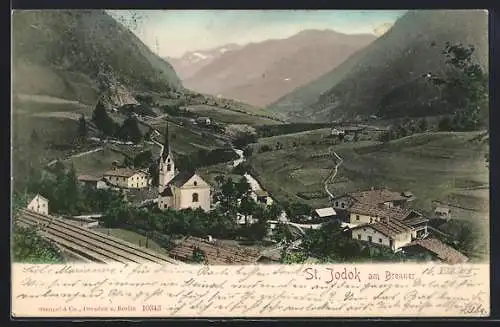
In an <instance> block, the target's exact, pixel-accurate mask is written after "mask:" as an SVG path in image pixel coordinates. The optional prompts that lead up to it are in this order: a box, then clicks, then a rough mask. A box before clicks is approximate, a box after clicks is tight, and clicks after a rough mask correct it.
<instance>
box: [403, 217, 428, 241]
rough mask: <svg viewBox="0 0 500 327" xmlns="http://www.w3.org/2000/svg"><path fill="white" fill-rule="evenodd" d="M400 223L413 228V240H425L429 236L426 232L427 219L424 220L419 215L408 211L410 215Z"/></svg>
mask: <svg viewBox="0 0 500 327" xmlns="http://www.w3.org/2000/svg"><path fill="white" fill-rule="evenodd" d="M402 221H403V222H404V223H405V224H406V225H408V226H410V227H411V228H413V231H414V234H413V235H412V237H413V238H414V239H416V238H425V237H427V236H428V235H429V233H428V230H427V225H428V224H429V219H427V218H425V217H424V216H423V215H422V214H421V213H419V212H417V211H415V210H410V213H409V214H408V215H407V216H406V217H405V218H404V219H403V220H402Z"/></svg>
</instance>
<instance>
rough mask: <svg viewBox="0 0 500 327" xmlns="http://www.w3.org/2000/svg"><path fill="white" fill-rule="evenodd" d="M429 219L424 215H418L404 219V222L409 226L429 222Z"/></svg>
mask: <svg viewBox="0 0 500 327" xmlns="http://www.w3.org/2000/svg"><path fill="white" fill-rule="evenodd" d="M428 221H429V219H427V218H424V217H416V218H410V219H406V220H404V223H405V224H407V225H408V226H416V225H418V224H421V223H427V222H428Z"/></svg>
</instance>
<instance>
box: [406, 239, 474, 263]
mask: <svg viewBox="0 0 500 327" xmlns="http://www.w3.org/2000/svg"><path fill="white" fill-rule="evenodd" d="M403 251H404V252H405V253H407V254H413V255H422V254H426V255H429V256H430V257H431V258H432V259H433V260H436V261H441V262H445V263H447V264H461V263H466V262H468V261H469V258H467V257H466V256H465V255H463V254H462V253H460V252H459V251H457V250H455V249H454V248H452V247H451V246H449V245H446V244H444V243H443V242H441V241H440V240H438V239H436V238H427V239H423V240H416V241H414V242H412V243H410V244H407V245H406V246H404V247H403Z"/></svg>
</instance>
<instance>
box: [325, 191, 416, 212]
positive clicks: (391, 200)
mask: <svg viewBox="0 0 500 327" xmlns="http://www.w3.org/2000/svg"><path fill="white" fill-rule="evenodd" d="M404 193H406V194H409V192H404ZM413 200H415V197H414V196H413V194H411V195H410V196H405V195H404V194H403V193H399V192H394V191H390V190H387V189H373V188H372V189H371V190H365V191H359V192H352V193H347V194H344V195H341V196H339V197H337V198H334V199H333V201H332V202H333V203H332V205H333V208H334V209H336V210H349V208H350V207H351V206H352V205H354V203H363V204H368V205H371V206H380V205H384V206H385V207H388V208H391V207H403V208H404V207H407V206H408V203H409V202H411V201H413Z"/></svg>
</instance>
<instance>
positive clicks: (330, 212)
mask: <svg viewBox="0 0 500 327" xmlns="http://www.w3.org/2000/svg"><path fill="white" fill-rule="evenodd" d="M336 216H337V212H335V210H334V209H333V208H331V207H327V208H321V209H315V210H314V211H313V214H312V218H313V219H322V220H331V219H334V218H336Z"/></svg>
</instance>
